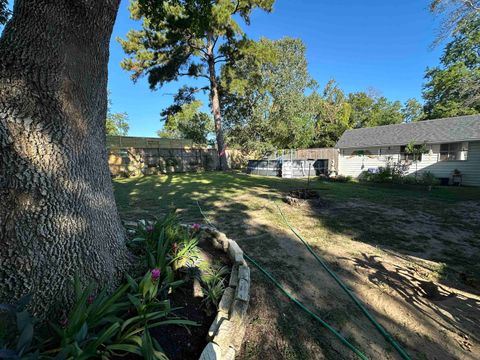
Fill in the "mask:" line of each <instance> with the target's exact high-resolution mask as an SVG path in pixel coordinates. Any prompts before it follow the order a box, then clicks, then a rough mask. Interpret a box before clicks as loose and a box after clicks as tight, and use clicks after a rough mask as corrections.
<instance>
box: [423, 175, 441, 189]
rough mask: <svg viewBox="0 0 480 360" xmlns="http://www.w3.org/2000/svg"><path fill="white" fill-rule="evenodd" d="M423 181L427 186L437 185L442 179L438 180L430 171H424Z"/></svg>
mask: <svg viewBox="0 0 480 360" xmlns="http://www.w3.org/2000/svg"><path fill="white" fill-rule="evenodd" d="M421 181H422V184H423V185H427V186H435V185H438V184H439V183H440V180H438V179H437V177H436V176H435V175H434V174H433V173H431V172H430V171H425V172H424V173H422V179H421Z"/></svg>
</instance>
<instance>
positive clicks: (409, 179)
mask: <svg viewBox="0 0 480 360" xmlns="http://www.w3.org/2000/svg"><path fill="white" fill-rule="evenodd" d="M401 183H402V184H405V185H416V184H418V179H417V178H416V177H415V176H412V175H408V176H404V177H402V178H401Z"/></svg>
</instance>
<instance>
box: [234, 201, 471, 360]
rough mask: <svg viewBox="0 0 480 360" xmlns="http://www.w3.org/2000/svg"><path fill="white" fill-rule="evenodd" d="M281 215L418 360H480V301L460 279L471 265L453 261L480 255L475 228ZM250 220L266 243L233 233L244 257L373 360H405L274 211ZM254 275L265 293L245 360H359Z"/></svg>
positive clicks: (434, 219)
mask: <svg viewBox="0 0 480 360" xmlns="http://www.w3.org/2000/svg"><path fill="white" fill-rule="evenodd" d="M462 206H464V205H463V204H462ZM282 209H283V211H285V212H286V213H287V215H288V216H289V218H290V219H291V221H292V223H294V224H295V226H297V227H298V228H300V229H301V230H302V233H303V234H304V235H305V236H306V237H307V239H309V241H310V242H311V245H312V246H314V247H315V248H316V251H317V252H318V253H319V254H320V255H321V256H323V258H324V259H326V261H327V262H328V263H329V264H330V266H331V267H332V268H333V269H334V270H335V271H337V272H338V274H339V275H340V276H341V278H342V279H343V280H344V281H346V282H347V284H348V285H349V286H350V287H351V288H352V289H353V290H354V291H355V293H356V294H357V295H358V296H359V297H360V299H361V300H362V301H363V302H364V303H365V304H366V305H367V307H368V308H369V309H370V311H371V312H372V313H373V314H375V316H376V317H377V318H378V320H379V321H380V323H381V324H382V325H383V326H384V327H385V328H386V329H387V330H388V331H389V332H390V333H391V334H392V335H393V336H394V337H396V339H397V340H399V341H400V343H401V344H402V345H404V346H405V347H406V349H407V351H408V352H409V353H410V355H411V356H412V358H420V359H422V358H423V359H472V360H473V359H476V358H477V355H476V354H478V353H480V342H479V341H480V340H479V338H478V335H477V334H479V333H480V325H479V323H478V319H479V318H480V297H479V296H478V295H475V293H476V292H477V289H476V288H475V287H474V286H472V283H470V284H469V283H468V282H467V283H466V282H465V281H462V276H461V274H467V273H469V271H471V268H470V266H469V265H468V264H461V262H462V261H463V260H465V258H464V257H462V261H458V260H457V259H455V256H454V255H448V250H449V249H454V250H455V251H456V255H458V254H460V253H461V254H464V255H465V256H466V254H468V253H469V252H470V253H472V252H475V251H477V252H478V245H477V244H472V241H470V240H471V239H472V237H474V236H475V233H474V232H473V230H472V229H470V228H464V227H461V226H460V227H458V228H457V227H455V226H451V225H450V226H449V227H448V228H445V226H444V224H443V222H442V218H441V217H439V216H436V215H434V214H432V213H430V212H422V211H420V210H418V209H416V210H414V211H412V212H409V211H406V210H405V209H402V208H396V207H389V206H386V205H378V204H372V203H369V202H366V201H355V202H345V203H331V204H330V205H329V206H328V207H322V208H318V207H315V206H310V207H308V206H307V207H302V208H301V209H299V208H291V207H290V208H289V207H288V206H287V205H284V206H283V207H282ZM458 209H460V208H459V207H457V210H458ZM459 211H461V210H459ZM249 215H250V216H249V221H248V222H247V223H248V229H249V232H250V234H251V233H252V232H253V233H255V231H254V230H252V229H257V230H258V232H260V233H262V234H263V236H261V237H255V236H254V237H252V236H251V235H250V236H248V235H247V234H246V233H244V232H243V231H242V230H241V229H239V228H236V229H234V228H231V229H230V231H231V233H234V234H235V235H232V236H236V237H237V240H238V241H239V242H240V243H241V244H242V247H244V249H246V250H247V251H248V252H249V253H251V254H254V256H255V258H258V259H260V261H261V262H262V265H263V266H265V268H267V269H269V270H270V271H272V272H273V274H274V275H275V276H276V277H278V278H279V279H281V280H282V283H283V284H284V285H285V287H286V288H287V289H289V290H290V291H291V292H292V293H293V294H295V296H297V297H298V298H299V299H301V300H302V301H304V303H306V304H308V305H309V307H310V308H312V309H314V310H315V311H316V312H317V313H318V314H319V315H320V316H322V317H323V318H324V319H325V320H326V321H328V322H330V323H331V324H332V325H333V326H335V327H336V328H337V329H339V330H340V331H341V333H342V334H344V335H345V336H347V338H349V339H350V340H351V341H353V342H354V343H355V344H357V345H358V346H359V347H360V348H361V349H362V350H363V351H364V352H365V353H366V354H367V355H368V356H369V357H370V358H375V359H377V358H381V359H395V358H397V355H396V353H395V352H394V350H393V349H392V348H391V346H390V345H389V344H388V343H387V342H386V341H385V339H383V338H382V336H380V335H379V334H378V332H377V331H376V329H375V328H374V327H373V326H372V325H371V324H370V323H369V322H368V320H367V319H366V318H365V317H364V315H363V314H362V313H360V312H359V311H358V309H356V308H355V307H354V305H353V303H352V302H351V300H350V299H349V298H347V297H346V295H345V294H344V293H343V292H342V290H341V289H340V288H339V287H338V285H336V284H335V283H334V282H333V280H332V279H331V278H330V277H329V276H328V275H327V274H326V273H325V271H324V270H323V269H322V268H321V267H320V266H319V264H317V263H316V262H315V260H314V259H313V257H312V256H311V255H310V254H309V253H308V252H307V251H306V250H305V248H304V246H303V244H301V243H300V242H299V241H297V240H296V239H295V238H293V237H292V236H291V234H290V233H289V232H288V231H286V229H285V226H284V225H283V224H282V223H281V222H280V221H278V218H277V215H276V209H275V207H274V206H273V204H272V203H265V206H264V207H263V208H261V209H260V210H256V211H253V212H251V213H249ZM339 222H340V225H338V223H339ZM227 223H228V222H227ZM342 224H343V225H342ZM225 225H226V226H228V224H225ZM254 276H255V280H256V281H258V284H259V286H260V289H257V290H254V296H255V301H253V302H252V309H251V313H250V319H251V321H250V324H249V327H248V331H247V342H246V345H245V348H244V351H243V355H242V356H243V358H245V359H254V358H260V357H265V356H267V358H269V359H273V358H278V359H281V358H291V359H308V358H311V359H321V358H326V359H334V358H335V359H338V358H345V359H348V358H351V353H350V352H349V351H348V350H346V349H344V348H343V347H342V346H341V345H340V344H337V343H336V340H335V339H331V338H330V337H329V335H328V334H327V332H326V331H325V330H324V329H322V328H320V327H319V325H318V323H315V322H313V321H312V320H311V319H309V318H308V317H306V316H305V315H304V314H303V313H302V312H301V311H299V310H298V309H296V308H295V307H294V305H292V304H291V303H289V302H288V300H287V299H285V298H283V296H282V295H281V294H280V293H279V292H277V291H275V290H273V289H272V285H271V284H269V283H267V282H265V281H263V279H262V278H261V275H260V274H258V273H256V272H254ZM272 293H273V294H275V297H274V300H273V299H272V296H271V294H272ZM286 309H288V310H286ZM285 316H290V318H289V320H288V321H282V319H284V318H285ZM267 319H268V320H267ZM266 324H268V326H266ZM289 334H290V335H291V336H289ZM267 354H268V355H267Z"/></svg>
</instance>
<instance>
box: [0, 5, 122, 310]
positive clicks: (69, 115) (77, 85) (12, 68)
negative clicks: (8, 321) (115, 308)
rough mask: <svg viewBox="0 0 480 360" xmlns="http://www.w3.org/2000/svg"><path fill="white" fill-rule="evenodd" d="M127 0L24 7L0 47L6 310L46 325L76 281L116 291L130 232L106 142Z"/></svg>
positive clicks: (0, 254)
mask: <svg viewBox="0 0 480 360" xmlns="http://www.w3.org/2000/svg"><path fill="white" fill-rule="evenodd" d="M118 5H119V0H76V1H74V0H55V1H41V0H16V1H15V6H14V12H13V17H12V19H11V20H10V22H9V23H8V24H7V25H6V27H5V30H4V33H3V36H2V38H1V39H0V199H1V205H0V303H2V302H13V301H15V300H16V299H18V298H19V297H21V296H22V295H25V294H29V293H30V294H32V295H33V299H32V302H31V306H32V308H33V310H34V313H35V314H37V315H40V317H45V316H46V315H47V314H52V312H53V310H54V309H55V308H57V309H64V307H58V306H68V305H69V304H71V299H72V292H71V289H72V287H71V279H72V278H73V277H74V275H75V274H78V275H79V276H80V278H81V279H82V281H83V282H84V283H86V282H87V281H95V282H97V283H98V284H99V285H100V286H112V285H114V284H115V283H117V280H118V277H119V274H120V273H121V272H122V271H123V270H124V269H125V267H126V265H127V263H128V260H127V250H126V247H125V233H124V230H123V229H122V226H121V222H120V219H119V216H118V213H117V209H116V205H115V199H114V197H113V189H112V184H111V180H110V174H109V171H108V166H107V153H106V144H105V118H106V110H107V89H106V87H107V63H108V57H109V42H110V36H111V32H112V28H113V24H114V21H115V17H116V13H117V10H118Z"/></svg>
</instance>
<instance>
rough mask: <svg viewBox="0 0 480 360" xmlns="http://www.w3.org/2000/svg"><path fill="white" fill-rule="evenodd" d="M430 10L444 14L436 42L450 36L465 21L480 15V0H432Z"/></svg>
mask: <svg viewBox="0 0 480 360" xmlns="http://www.w3.org/2000/svg"><path fill="white" fill-rule="evenodd" d="M430 11H431V12H432V13H434V14H437V15H443V21H442V26H441V29H440V32H439V36H438V38H437V40H436V42H435V43H436V44H438V43H439V42H441V41H443V40H445V39H446V38H448V37H450V35H452V34H453V33H454V32H456V30H457V29H458V26H459V24H461V23H465V22H468V21H470V20H471V19H474V18H476V17H478V16H479V15H480V0H432V1H431V2H430Z"/></svg>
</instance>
